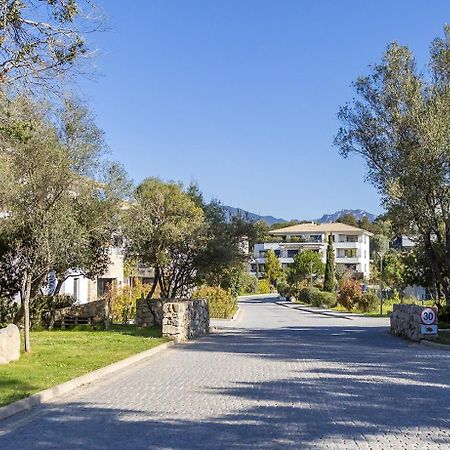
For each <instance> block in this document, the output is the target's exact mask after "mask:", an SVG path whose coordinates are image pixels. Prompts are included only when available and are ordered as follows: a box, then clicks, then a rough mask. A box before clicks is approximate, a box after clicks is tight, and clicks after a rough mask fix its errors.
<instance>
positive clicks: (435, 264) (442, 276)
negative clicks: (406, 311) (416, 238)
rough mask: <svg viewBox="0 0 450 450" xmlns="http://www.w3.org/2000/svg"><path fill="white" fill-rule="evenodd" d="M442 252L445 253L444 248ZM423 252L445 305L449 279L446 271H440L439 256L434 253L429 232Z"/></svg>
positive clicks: (449, 298)
mask: <svg viewBox="0 0 450 450" xmlns="http://www.w3.org/2000/svg"><path fill="white" fill-rule="evenodd" d="M443 250H444V253H445V249H443ZM425 252H426V254H427V256H428V260H429V262H430V266H431V270H432V272H433V275H434V278H435V280H436V284H437V285H440V286H441V289H440V290H439V291H440V292H439V291H438V295H439V293H442V294H443V295H444V297H445V300H446V303H447V305H448V304H450V279H449V274H448V273H442V271H441V267H442V266H441V265H440V261H439V258H438V257H437V255H436V252H435V250H434V248H433V243H432V241H431V236H430V233H427V234H426V235H425ZM444 264H445V265H446V266H447V255H445V262H444ZM438 301H439V300H438Z"/></svg>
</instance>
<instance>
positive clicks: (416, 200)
mask: <svg viewBox="0 0 450 450" xmlns="http://www.w3.org/2000/svg"><path fill="white" fill-rule="evenodd" d="M429 68H430V72H429V74H424V73H421V72H419V71H418V70H417V68H416V62H415V59H414V57H413V54H412V53H411V51H410V50H409V49H408V48H407V47H404V46H400V45H399V44H397V43H392V44H390V45H389V46H388V48H387V51H386V53H385V55H384V57H383V59H382V61H381V63H379V64H376V65H374V66H373V68H372V72H371V74H370V75H369V76H364V77H360V78H359V79H358V80H357V81H356V82H355V84H354V86H355V89H356V93H357V96H358V98H357V99H355V100H353V101H352V102H351V103H350V104H347V105H345V106H344V107H342V108H341V109H340V111H339V118H340V119H341V121H342V122H343V124H344V125H343V127H341V129H340V130H339V133H338V135H337V137H336V140H335V142H336V144H337V145H338V146H339V148H340V152H341V154H342V155H343V156H344V157H346V156H348V155H349V154H350V153H356V154H359V155H361V156H362V157H363V158H364V159H365V161H366V163H367V167H368V178H369V180H370V181H371V182H372V183H373V184H374V185H375V186H376V188H377V189H378V191H379V192H380V194H381V196H382V199H383V204H384V206H385V207H386V209H387V210H388V212H389V213H390V217H391V218H392V219H393V220H394V225H395V226H396V227H397V229H400V230H402V231H403V232H404V233H405V234H407V235H409V236H411V237H413V238H414V239H416V241H417V242H418V243H419V244H421V245H423V247H424V248H425V251H426V255H427V259H428V261H429V264H430V266H431V268H432V270H433V274H434V276H435V279H436V283H437V285H438V286H440V288H439V289H440V291H441V295H442V296H444V297H445V298H446V300H447V303H450V183H449V180H450V27H449V26H445V28H444V37H443V38H437V39H435V40H434V41H433V43H432V45H431V52H430V63H429Z"/></svg>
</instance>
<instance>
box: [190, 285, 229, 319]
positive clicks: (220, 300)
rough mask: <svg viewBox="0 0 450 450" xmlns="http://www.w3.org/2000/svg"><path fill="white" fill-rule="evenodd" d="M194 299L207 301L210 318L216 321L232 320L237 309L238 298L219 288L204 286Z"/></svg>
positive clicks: (195, 293) (195, 294) (198, 290)
mask: <svg viewBox="0 0 450 450" xmlns="http://www.w3.org/2000/svg"><path fill="white" fill-rule="evenodd" d="M192 298H204V299H206V300H207V301H208V309H209V316H210V317H213V318H216V319H230V318H231V317H232V316H233V314H234V312H235V311H236V309H237V299H236V297H234V296H233V295H232V294H231V292H230V291H227V290H225V289H222V288H221V287H218V286H203V287H201V288H199V289H197V290H196V291H195V292H194V294H193V295H192Z"/></svg>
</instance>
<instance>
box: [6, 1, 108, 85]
mask: <svg viewBox="0 0 450 450" xmlns="http://www.w3.org/2000/svg"><path fill="white" fill-rule="evenodd" d="M101 22H102V20H101V15H100V14H99V11H98V9H97V8H95V7H94V6H93V4H92V3H91V2H90V1H89V0H36V1H34V0H21V1H18V0H14V1H9V0H3V1H2V2H1V4H0V24H1V25H0V86H1V85H3V86H5V85H8V86H10V87H11V86H12V87H13V88H18V87H20V88H26V89H32V90H34V89H36V88H41V87H54V86H55V84H56V83H57V82H58V81H59V80H60V79H61V78H62V77H64V76H66V75H67V74H69V73H70V72H71V71H73V69H74V67H75V65H76V64H75V63H76V62H77V61H79V60H80V59H86V58H87V57H89V56H91V55H92V52H91V51H89V48H88V45H87V44H86V35H87V34H88V33H91V32H92V31H96V30H98V29H99V27H100V25H101Z"/></svg>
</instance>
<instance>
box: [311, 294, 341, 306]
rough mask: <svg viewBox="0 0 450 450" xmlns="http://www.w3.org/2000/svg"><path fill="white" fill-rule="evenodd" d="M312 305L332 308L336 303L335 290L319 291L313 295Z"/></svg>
mask: <svg viewBox="0 0 450 450" xmlns="http://www.w3.org/2000/svg"><path fill="white" fill-rule="evenodd" d="M311 305H312V306H317V307H325V308H331V307H332V306H334V305H336V294H335V293H334V292H325V291H319V292H316V293H314V295H313V297H312V303H311Z"/></svg>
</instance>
